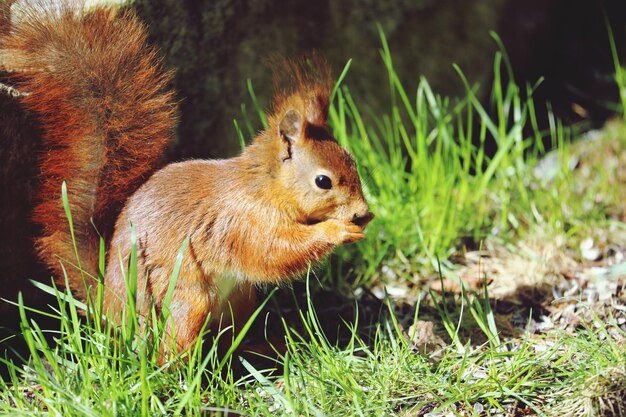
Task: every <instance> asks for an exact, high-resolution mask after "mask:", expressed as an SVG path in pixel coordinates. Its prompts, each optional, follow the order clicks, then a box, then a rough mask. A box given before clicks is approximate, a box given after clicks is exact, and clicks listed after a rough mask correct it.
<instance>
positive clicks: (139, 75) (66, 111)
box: [0, 2, 176, 299]
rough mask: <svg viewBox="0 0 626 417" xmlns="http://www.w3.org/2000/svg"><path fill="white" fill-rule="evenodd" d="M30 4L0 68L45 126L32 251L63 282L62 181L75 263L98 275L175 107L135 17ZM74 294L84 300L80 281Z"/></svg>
mask: <svg viewBox="0 0 626 417" xmlns="http://www.w3.org/2000/svg"><path fill="white" fill-rule="evenodd" d="M50 6H51V4H45V3H44V4H43V5H41V4H40V5H35V4H33V5H30V6H29V7H28V8H24V10H25V11H24V12H22V13H20V16H19V19H17V23H16V24H15V25H14V26H13V27H12V28H11V29H12V30H11V31H9V32H8V33H7V35H6V36H3V37H2V38H1V39H0V57H1V58H2V59H0V63H2V64H3V65H4V67H5V68H6V69H9V70H16V71H18V72H16V73H15V79H16V80H17V81H19V82H20V90H22V91H26V92H28V93H30V94H29V95H27V96H25V97H24V98H23V99H22V102H23V104H24V105H25V107H26V108H28V109H29V110H31V111H33V112H34V113H35V114H37V115H38V117H39V119H40V120H41V122H42V125H44V126H45V133H44V145H45V147H46V149H45V151H44V152H43V153H42V155H41V172H42V178H41V190H40V192H39V195H40V198H39V200H40V203H39V204H38V206H37V207H35V209H34V219H35V221H36V222H37V223H39V224H41V225H42V227H43V230H44V233H43V236H42V237H41V238H39V239H38V240H37V242H36V243H37V246H38V249H39V252H40V254H41V257H42V258H43V260H44V261H45V262H46V263H47V264H48V265H49V266H50V267H51V268H52V269H53V271H54V272H55V276H56V277H57V278H59V279H60V280H61V281H62V280H63V278H62V277H63V273H62V269H61V265H60V262H59V258H60V259H61V260H65V261H66V264H67V262H71V263H75V262H76V257H75V254H74V249H73V245H72V242H71V236H70V233H69V227H68V222H67V219H66V216H65V213H64V209H63V206H62V204H61V198H60V191H61V183H62V181H67V185H68V195H69V200H70V203H71V208H72V215H73V221H74V229H75V232H76V240H77V241H78V249H79V258H80V260H81V265H82V267H83V268H84V269H85V270H86V271H87V272H88V273H89V274H91V275H92V276H97V265H98V264H97V256H98V244H99V236H98V234H97V232H96V231H95V230H94V228H93V226H92V225H91V219H93V222H94V224H95V225H96V226H97V227H98V230H99V232H100V233H102V234H103V235H104V236H105V237H107V236H108V237H109V238H110V235H111V233H112V228H113V225H114V222H115V219H116V218H117V215H118V213H119V211H120V210H121V208H122V206H123V204H124V202H125V201H126V199H127V198H128V196H129V195H131V194H132V193H133V192H134V191H135V190H136V189H137V188H138V187H139V186H140V185H141V183H143V182H144V181H145V180H146V179H147V178H148V177H149V175H150V174H151V173H152V172H153V171H154V170H155V169H156V168H158V166H159V165H160V161H161V159H162V155H163V153H164V150H165V147H166V146H167V145H168V144H169V143H170V141H171V139H172V136H173V132H174V127H175V117H174V116H175V112H176V104H175V102H174V99H173V94H172V92H171V91H170V90H167V89H166V86H167V84H168V83H169V81H170V78H171V75H170V74H169V73H168V72H166V71H164V70H163V69H162V68H161V65H160V63H159V62H158V59H157V58H156V51H155V50H154V48H151V47H149V46H148V45H147V43H146V33H145V30H144V28H143V26H142V25H141V24H140V22H139V21H138V20H137V18H136V17H135V16H133V15H132V14H130V13H123V14H121V13H119V12H117V11H116V10H115V9H104V8H98V9H96V10H93V11H92V12H89V13H87V12H82V11H79V9H78V8H77V7H74V6H73V5H72V4H69V3H62V4H61V6H59V5H58V2H57V3H56V6H52V7H50ZM67 269H68V272H69V273H70V276H69V278H70V286H71V287H72V289H73V290H74V291H75V293H76V294H77V295H78V296H80V297H81V298H83V299H84V298H85V297H86V295H87V294H86V293H85V290H84V289H85V286H84V283H83V278H82V276H81V274H78V273H76V271H75V270H74V269H72V268H67Z"/></svg>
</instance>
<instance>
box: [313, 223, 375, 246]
mask: <svg viewBox="0 0 626 417" xmlns="http://www.w3.org/2000/svg"><path fill="white" fill-rule="evenodd" d="M320 225H322V226H323V227H324V229H325V232H326V233H325V234H326V237H327V239H328V240H329V241H330V242H332V243H333V244H335V245H345V244H348V243H353V242H356V241H359V240H361V239H363V238H364V237H365V235H363V228H362V227H361V226H358V225H356V224H354V223H352V222H351V221H348V220H337V219H328V220H326V221H323V222H322V223H320Z"/></svg>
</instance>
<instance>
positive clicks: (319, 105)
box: [270, 52, 333, 125]
mask: <svg viewBox="0 0 626 417" xmlns="http://www.w3.org/2000/svg"><path fill="white" fill-rule="evenodd" d="M270 65H271V66H272V69H273V74H274V76H273V81H274V100H273V109H274V112H275V114H276V113H278V114H280V113H281V111H284V110H287V109H289V108H294V107H295V108H297V109H298V110H299V111H300V113H301V114H302V116H303V117H305V118H306V120H307V121H308V122H309V123H311V124H315V125H325V124H326V120H327V118H328V106H329V104H330V92H331V90H332V87H333V78H332V74H331V71H330V67H329V66H328V63H327V62H326V60H325V59H324V58H323V57H322V56H320V55H319V54H317V53H315V52H313V53H310V54H307V55H304V56H302V57H301V58H300V59H295V60H288V59H285V58H281V57H279V56H274V57H273V58H272V59H271V61H270Z"/></svg>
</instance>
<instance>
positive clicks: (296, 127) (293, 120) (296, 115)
mask: <svg viewBox="0 0 626 417" xmlns="http://www.w3.org/2000/svg"><path fill="white" fill-rule="evenodd" d="M302 125H303V120H302V115H301V114H300V112H299V111H297V110H294V109H290V110H288V111H287V112H286V113H285V114H284V115H283V117H282V119H280V123H279V124H278V133H279V135H280V139H281V151H280V153H281V155H280V158H281V159H282V160H283V161H285V160H287V159H290V158H291V146H292V145H293V144H294V143H297V142H299V141H300V140H301V138H302Z"/></svg>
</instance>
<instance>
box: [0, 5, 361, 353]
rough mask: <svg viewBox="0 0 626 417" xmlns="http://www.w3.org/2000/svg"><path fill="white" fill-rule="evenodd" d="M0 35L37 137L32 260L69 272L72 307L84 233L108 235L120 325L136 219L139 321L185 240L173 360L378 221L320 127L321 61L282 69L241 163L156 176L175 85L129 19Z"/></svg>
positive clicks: (57, 22)
mask: <svg viewBox="0 0 626 417" xmlns="http://www.w3.org/2000/svg"><path fill="white" fill-rule="evenodd" d="M0 34H2V35H1V36H0V69H4V70H9V71H13V72H12V79H14V80H15V81H16V83H17V85H18V86H19V89H20V91H26V92H27V93H28V94H24V95H23V97H21V102H22V103H23V105H24V106H25V107H26V108H27V109H28V110H30V111H32V112H34V113H35V114H36V115H37V116H38V118H39V119H40V120H41V123H42V125H43V127H44V133H43V135H44V143H45V147H46V149H45V152H43V153H42V155H41V181H42V185H41V190H40V192H39V200H40V203H39V204H38V206H37V207H35V209H34V215H33V216H34V219H35V220H36V222H38V223H39V224H40V225H41V226H42V228H43V235H42V236H41V237H39V238H38V239H37V241H36V245H37V248H38V252H39V254H40V256H41V258H42V259H43V260H44V261H45V262H46V263H47V265H48V266H49V267H50V269H51V270H52V271H53V273H54V275H55V277H56V278H57V279H58V280H59V281H60V282H61V283H62V282H63V280H64V274H63V267H64V268H65V269H66V270H67V273H68V276H69V277H68V279H69V286H70V287H71V289H72V291H73V293H74V294H75V295H76V296H77V297H78V298H81V299H86V298H87V297H88V295H90V296H91V297H92V298H93V297H95V294H94V293H93V290H94V289H95V287H96V285H95V284H96V281H95V279H96V278H94V277H97V272H98V246H99V234H98V232H97V231H96V229H95V228H94V227H93V226H94V225H95V226H96V227H97V228H98V229H99V230H104V236H105V237H108V236H110V239H108V242H107V265H106V269H105V271H104V288H105V294H104V309H105V313H106V314H107V316H109V317H111V318H113V319H116V318H119V317H120V313H121V311H122V310H123V309H124V306H125V303H126V300H127V289H126V284H125V280H124V275H123V271H122V266H121V265H122V264H123V265H126V264H127V262H128V257H129V255H130V251H131V240H130V237H131V224H132V227H134V229H135V231H136V236H137V279H138V283H137V288H138V294H137V306H138V310H139V312H140V314H142V315H147V314H148V313H149V311H148V308H149V306H150V305H151V303H152V304H153V305H154V307H155V308H156V309H157V311H159V309H160V307H161V305H162V303H163V301H164V298H165V294H166V291H167V288H168V284H169V279H170V276H171V275H172V271H173V269H174V265H175V262H176V256H177V254H178V252H179V249H180V248H181V245H182V243H183V241H185V239H186V238H189V243H188V246H187V249H186V251H185V253H184V257H183V261H182V265H181V268H180V274H179V277H178V280H177V282H176V287H175V289H174V293H173V298H172V301H171V305H170V311H171V314H172V319H173V320H172V322H173V323H174V329H173V330H174V332H173V335H174V338H175V342H176V347H177V348H178V349H180V350H184V349H186V348H188V347H189V346H190V344H191V343H193V342H194V341H195V339H196V338H197V337H198V336H199V333H200V331H201V328H202V326H203V324H204V323H205V320H206V319H207V317H208V315H210V324H212V325H216V323H218V322H220V321H221V323H222V325H223V324H224V323H225V322H228V320H229V319H230V316H231V311H232V313H233V316H234V318H235V319H236V321H238V322H239V321H244V322H245V320H247V318H248V317H249V315H250V314H251V312H252V311H253V309H254V308H255V297H256V293H255V286H256V285H257V284H264V283H280V282H284V281H285V280H289V279H293V278H295V277H297V276H299V275H302V274H303V273H304V272H306V271H307V268H308V267H309V265H311V264H315V263H316V262H318V261H320V260H321V259H323V258H324V257H325V256H327V255H328V254H329V253H330V252H331V251H332V250H333V249H334V248H335V247H336V246H338V245H342V244H348V243H352V242H355V241H358V240H361V239H363V237H364V235H363V231H364V229H365V227H366V225H367V224H368V222H369V221H370V220H371V219H372V218H373V214H372V213H371V212H370V211H369V208H368V205H367V202H366V201H365V198H364V196H363V192H362V189H361V182H360V179H359V176H358V173H357V168H356V164H355V162H354V160H353V158H352V157H351V156H350V154H349V153H348V152H347V151H345V150H344V149H343V148H342V147H341V146H340V145H339V144H338V143H337V141H336V140H335V139H334V138H333V137H332V135H331V133H330V129H329V127H328V122H327V119H328V108H329V104H330V92H331V89H332V78H331V74H330V71H329V69H328V67H327V65H326V64H325V63H324V62H323V60H321V59H313V60H311V61H309V63H308V64H307V63H305V62H304V61H301V62H300V61H298V62H293V61H291V62H290V61H287V62H284V63H283V64H282V66H281V67H280V68H278V71H277V73H276V75H275V79H277V80H278V81H277V82H275V84H276V85H277V86H278V88H277V90H276V91H275V96H274V99H273V104H272V108H271V112H270V114H269V117H268V127H267V128H266V129H265V130H264V131H262V132H260V133H259V134H258V136H256V137H255V138H254V140H253V141H252V143H251V144H250V145H249V146H247V147H246V148H245V149H244V150H243V151H242V153H241V154H240V155H239V156H237V157H234V158H231V159H223V160H189V161H184V162H179V163H173V164H170V165H167V166H165V167H164V168H162V169H160V170H157V169H158V168H159V166H160V161H161V159H162V157H163V154H164V150H165V148H166V147H167V146H168V145H169V144H170V143H171V141H172V138H173V135H174V130H175V125H176V113H177V103H176V99H175V94H174V93H173V92H172V90H171V88H170V87H169V84H170V82H171V79H172V74H171V73H170V72H168V71H166V70H165V69H164V68H163V65H162V64H161V62H160V60H159V59H158V52H157V50H156V49H155V48H154V47H151V46H149V45H148V44H147V41H146V30H145V28H144V27H143V25H142V24H141V23H140V22H139V20H138V19H137V18H136V17H135V15H134V14H133V13H132V12H128V11H124V12H121V11H119V10H117V9H115V8H110V7H106V8H105V7H101V6H98V7H96V8H92V9H90V10H85V9H82V8H76V7H69V6H68V5H67V4H65V5H64V6H63V7H58V6H56V7H54V8H52V9H51V10H44V9H42V8H37V7H35V6H33V7H32V8H30V9H26V10H24V11H23V12H22V13H20V15H19V17H18V18H17V19H14V22H13V23H12V27H11V28H10V30H4V31H0ZM63 181H66V182H67V188H68V195H69V201H70V204H71V209H72V216H73V224H74V233H75V237H76V241H77V247H78V248H77V249H78V260H79V262H80V267H81V268H82V269H83V270H84V271H86V272H87V273H88V274H81V273H80V272H79V271H78V269H77V268H73V267H71V266H70V265H71V264H77V263H78V261H77V257H76V255H75V253H74V246H73V244H72V239H71V234H70V229H69V226H68V221H67V219H66V216H65V213H64V209H63V206H62V202H61V199H60V197H59V195H60V190H61V184H62V182H63ZM92 222H93V224H92ZM107 231H108V232H107ZM120 259H121V260H122V262H120ZM62 265H63V266H62ZM84 279H86V280H87V284H88V286H87V287H85V285H84ZM86 288H87V289H86ZM88 292H90V293H91V294H88Z"/></svg>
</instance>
